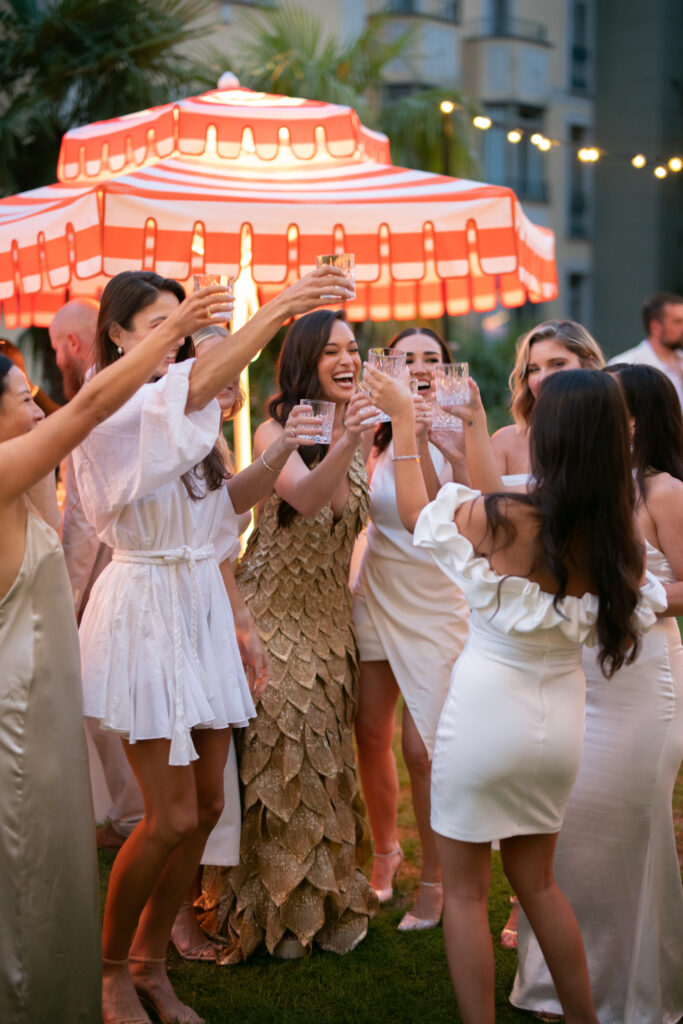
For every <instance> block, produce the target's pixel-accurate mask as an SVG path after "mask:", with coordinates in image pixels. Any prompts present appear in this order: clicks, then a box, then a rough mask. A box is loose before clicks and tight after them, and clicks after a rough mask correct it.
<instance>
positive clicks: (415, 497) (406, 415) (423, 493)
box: [363, 363, 429, 533]
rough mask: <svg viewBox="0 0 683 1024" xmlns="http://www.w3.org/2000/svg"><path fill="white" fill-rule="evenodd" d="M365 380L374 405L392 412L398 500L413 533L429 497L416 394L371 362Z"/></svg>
mask: <svg viewBox="0 0 683 1024" xmlns="http://www.w3.org/2000/svg"><path fill="white" fill-rule="evenodd" d="M363 381H364V383H365V384H369V385H370V387H371V389H372V392H371V394H372V402H373V405H376V406H377V407H378V408H379V409H381V410H382V412H385V413H386V414H387V416H391V431H392V435H393V440H394V455H393V463H394V480H395V482H396V504H397V506H398V514H399V516H400V518H401V522H402V523H403V525H404V526H405V528H406V530H408V531H409V532H410V533H412V532H413V530H414V529H415V523H416V522H417V519H418V516H419V515H420V512H421V511H422V509H423V508H424V507H425V505H426V504H427V502H428V501H429V495H428V494H427V488H426V486H425V481H424V477H423V475H422V470H421V468H420V455H419V453H418V450H417V441H416V440H415V407H414V404H413V396H412V395H411V393H410V391H409V390H408V388H407V387H406V386H405V384H403V383H401V382H399V381H395V380H392V379H391V378H390V377H387V376H386V374H384V373H381V372H380V371H379V370H375V369H374V368H373V367H371V366H368V364H367V363H366V364H365V366H364V368H363Z"/></svg>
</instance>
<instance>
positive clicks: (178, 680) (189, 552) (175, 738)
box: [111, 544, 215, 765]
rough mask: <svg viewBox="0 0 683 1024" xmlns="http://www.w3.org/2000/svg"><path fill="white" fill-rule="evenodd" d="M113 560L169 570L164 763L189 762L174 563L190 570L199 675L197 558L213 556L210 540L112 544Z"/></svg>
mask: <svg viewBox="0 0 683 1024" xmlns="http://www.w3.org/2000/svg"><path fill="white" fill-rule="evenodd" d="M111 557H112V561H113V562H131V563H134V564H137V565H158V566H160V567H167V568H168V569H169V570H170V571H171V602H172V607H173V656H174V663H175V686H174V693H173V704H174V708H175V716H174V721H173V734H172V736H171V750H170V753H169V758H168V763H169V764H174V765H183V764H189V762H190V761H195V760H196V759H197V757H198V756H199V755H198V754H197V751H196V750H195V747H194V743H193V742H192V736H191V734H190V730H189V728H188V726H187V720H186V718H185V694H184V688H183V682H184V673H183V645H182V637H181V628H180V624H181V619H180V598H179V596H178V566H179V565H181V564H183V563H186V564H187V565H188V567H189V570H190V593H191V617H190V640H191V647H192V654H193V656H194V660H195V662H196V663H197V667H198V669H199V672H200V675H202V676H203V674H204V670H203V668H202V664H201V662H200V660H199V654H198V652H197V562H204V561H206V560H207V559H208V558H214V557H215V549H214V546H213V544H206V545H205V546H204V547H203V548H190V547H188V546H184V547H182V548H170V549H168V550H166V551H158V550H157V551H144V550H141V549H139V548H116V549H115V550H114V551H113V553H112V556H111Z"/></svg>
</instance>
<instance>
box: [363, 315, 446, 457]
mask: <svg viewBox="0 0 683 1024" xmlns="http://www.w3.org/2000/svg"><path fill="white" fill-rule="evenodd" d="M413 334H426V335H427V337H428V338H432V339H433V340H434V341H435V342H436V343H437V345H438V346H439V348H440V349H441V362H442V363H452V362H453V356H452V355H451V352H450V349H449V347H448V345H447V344H446V342H445V341H444V340H443V338H442V337H441V336H440V335H439V334H437V333H436V331H432V330H430V329H429V327H404V329H403V330H402V331H399V332H398V334H395V335H394V337H393V338H392V339H391V341H390V342H389V344H388V345H387V348H393V347H394V345H396V344H398V342H399V341H403V339H404V338H410V337H411V335H413ZM391 437H392V434H391V423H380V425H379V426H378V427H377V430H376V431H375V436H374V439H373V442H372V447H373V448H374V450H375V451H376V452H377V454H378V455H381V454H382V452H383V451H384V450H385V449H386V448H388V447H389V444H390V442H391Z"/></svg>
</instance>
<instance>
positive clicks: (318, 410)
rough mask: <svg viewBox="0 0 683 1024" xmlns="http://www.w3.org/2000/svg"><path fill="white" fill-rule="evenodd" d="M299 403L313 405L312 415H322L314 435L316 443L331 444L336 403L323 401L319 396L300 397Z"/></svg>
mask: <svg viewBox="0 0 683 1024" xmlns="http://www.w3.org/2000/svg"><path fill="white" fill-rule="evenodd" d="M299 405H309V406H310V407H311V416H319V417H320V421H321V422H320V426H319V427H318V430H317V433H315V434H314V435H313V436H312V440H313V441H314V443H315V444H329V443H330V441H331V440H332V428H333V426H334V413H335V410H336V408H337V406H336V405H335V403H334V402H322V401H320V399H317V398H300V399H299ZM309 437H310V435H309Z"/></svg>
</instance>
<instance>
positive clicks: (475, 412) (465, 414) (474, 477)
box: [449, 377, 505, 494]
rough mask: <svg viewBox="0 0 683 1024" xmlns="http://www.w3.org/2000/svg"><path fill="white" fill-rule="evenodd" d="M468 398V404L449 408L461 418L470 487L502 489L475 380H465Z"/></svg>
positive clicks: (484, 491) (480, 489)
mask: <svg viewBox="0 0 683 1024" xmlns="http://www.w3.org/2000/svg"><path fill="white" fill-rule="evenodd" d="M468 385H469V392H470V400H469V403H468V405H462V406H458V407H456V408H454V409H449V412H452V413H453V415H454V416H459V417H460V419H461V420H462V425H463V429H464V431H465V455H466V458H467V469H468V471H469V475H470V481H471V486H472V487H473V488H475V490H478V491H481V492H482V493H483V494H487V493H490V492H492V491H503V490H505V486H504V484H503V481H502V478H501V474H500V468H499V466H498V462H497V461H496V457H495V455H494V453H493V449H492V448H491V440H490V438H489V434H488V428H487V423H486V411H485V409H484V406H483V404H482V401H481V395H480V393H479V388H478V386H477V384H476V382H475V381H474V380H472V378H471V377H470V378H469V379H468Z"/></svg>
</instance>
